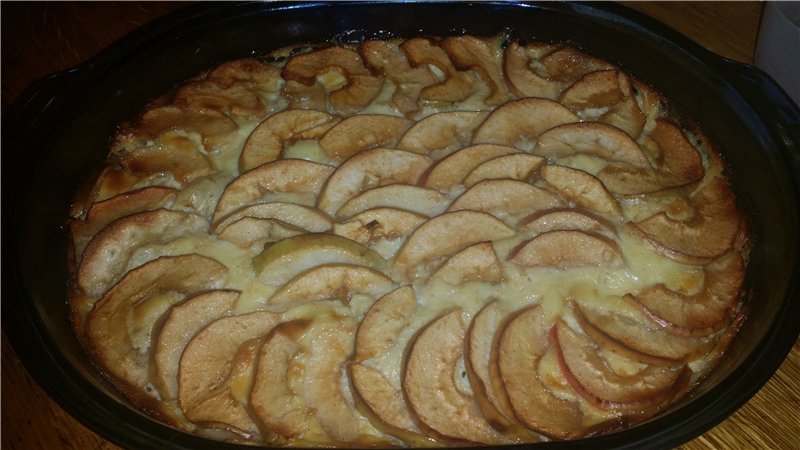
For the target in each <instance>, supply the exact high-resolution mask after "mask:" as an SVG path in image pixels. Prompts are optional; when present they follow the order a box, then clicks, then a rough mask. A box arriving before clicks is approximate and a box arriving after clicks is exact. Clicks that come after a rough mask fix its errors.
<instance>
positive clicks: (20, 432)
mask: <svg viewBox="0 0 800 450" xmlns="http://www.w3.org/2000/svg"><path fill="white" fill-rule="evenodd" d="M625 3H626V4H627V5H628V6H630V7H632V8H634V9H637V10H640V11H642V12H644V13H646V14H649V15H651V16H653V17H655V18H656V19H658V20H661V21H662V22H665V23H667V24H668V25H670V26H672V27H673V28H675V29H677V30H678V31H680V32H682V33H684V34H685V35H687V36H688V37H690V38H691V39H693V40H695V41H697V42H699V43H700V44H701V45H704V46H705V47H707V48H709V49H711V50H712V51H714V52H717V53H719V54H721V55H723V56H726V57H728V58H731V59H734V60H737V61H742V62H747V63H750V62H752V60H753V52H754V49H755V41H756V36H757V32H758V24H759V20H760V16H761V11H762V8H763V3H757V2H708V3H706V2H690V3H679V2H664V3H654V2H625ZM182 6H185V4H180V3H177V4H176V3H161V2H142V3H140V2H122V3H55V2H54V3H15V2H3V3H2V6H0V7H1V8H2V28H1V29H2V111H3V113H4V114H5V113H6V111H8V107H9V106H10V105H11V104H12V103H13V101H14V100H15V99H16V98H17V97H18V96H19V94H20V93H21V92H22V90H23V89H24V88H25V86H26V85H27V84H28V83H30V82H31V81H33V80H35V79H37V78H39V77H42V76H44V75H47V74H49V73H53V72H56V71H60V70H63V69H66V68H69V67H71V66H74V65H77V64H79V63H81V62H83V61H85V60H86V59H88V58H90V57H91V56H92V55H94V54H95V53H97V52H98V51H100V50H101V49H103V48H104V47H105V46H107V45H108V44H109V43H111V42H113V41H114V40H115V39H118V38H119V37H121V36H123V35H124V34H125V33H127V32H129V31H131V30H133V29H135V28H137V27H138V26H140V25H142V24H144V23H146V22H148V21H150V20H152V19H154V18H156V17H158V16H161V15H163V14H165V13H167V12H169V11H172V10H174V9H177V8H180V7H182ZM2 393H3V395H2V447H3V448H4V449H47V450H52V449H80V450H84V449H117V448H118V447H116V446H115V445H113V444H111V443H110V442H108V441H107V440H105V439H103V438H102V437H100V436H98V435H96V434H95V433H93V432H92V431H90V430H88V429H87V428H85V427H84V426H83V425H81V424H80V423H79V422H77V421H76V420H75V419H73V418H72V417H70V416H69V415H68V414H66V413H65V412H64V411H63V410H62V409H61V408H60V407H59V406H58V405H57V404H56V403H55V402H54V401H52V400H51V399H50V398H49V397H48V396H47V395H46V394H45V393H44V392H43V391H42V390H41V388H39V386H38V385H37V384H36V383H35V382H34V381H33V380H32V379H31V377H30V376H29V375H28V373H27V372H26V370H25V369H24V367H23V366H22V364H21V363H20V361H19V359H18V357H17V355H16V353H15V351H14V349H13V348H12V347H11V345H10V344H9V342H8V339H7V338H6V335H5V333H3V339H2ZM681 448H682V449H686V450H699V449H800V344H799V343H796V344H795V346H794V348H793V350H792V352H791V353H790V355H789V357H788V358H787V359H786V361H785V362H784V363H783V365H782V366H781V368H780V370H779V371H778V372H777V373H776V374H775V376H774V377H773V378H772V379H771V380H770V381H769V383H767V385H766V386H765V387H764V388H763V389H762V390H761V391H760V392H759V393H758V394H757V395H756V396H755V397H753V399H751V400H750V402H748V403H747V404H746V405H745V406H744V407H743V408H741V409H740V410H739V411H738V412H737V413H735V414H734V415H733V416H731V417H730V418H728V419H727V420H726V421H724V422H723V423H722V424H720V425H719V426H717V427H716V428H714V429H712V430H711V431H709V432H707V433H706V434H704V435H702V436H700V437H698V438H697V439H695V440H693V441H691V442H689V443H686V444H685V445H683V446H682V447H681Z"/></svg>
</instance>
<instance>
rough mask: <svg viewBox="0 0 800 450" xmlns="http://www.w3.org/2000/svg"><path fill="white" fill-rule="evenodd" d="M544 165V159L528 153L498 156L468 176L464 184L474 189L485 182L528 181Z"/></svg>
mask: <svg viewBox="0 0 800 450" xmlns="http://www.w3.org/2000/svg"><path fill="white" fill-rule="evenodd" d="M543 163H544V158H541V157H539V156H534V155H529V154H527V153H512V154H510V155H503V156H498V157H496V158H492V159H490V160H488V161H485V162H483V163H481V164H480V165H479V166H478V167H476V168H474V169H473V170H472V172H470V173H469V175H467V176H466V177H465V178H464V180H463V181H462V183H463V184H464V186H466V187H472V186H473V185H474V184H475V183H478V182H481V181H483V180H497V179H501V178H505V179H511V180H519V181H528V180H529V179H530V178H531V177H533V174H534V173H535V172H536V171H537V170H538V169H539V167H541V165H542V164H543Z"/></svg>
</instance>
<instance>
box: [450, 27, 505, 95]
mask: <svg viewBox="0 0 800 450" xmlns="http://www.w3.org/2000/svg"><path fill="white" fill-rule="evenodd" d="M500 44H501V42H500V40H499V39H493V40H490V39H480V38H477V37H475V36H468V35H465V36H448V37H445V38H444V39H442V40H441V42H439V46H441V47H442V48H443V49H444V51H445V52H447V54H448V55H449V56H450V60H451V61H452V62H453V65H455V67H456V68H458V69H461V70H467V69H472V70H474V71H475V72H477V73H478V75H480V77H481V79H482V80H483V82H484V83H485V84H486V85H487V86H489V90H490V94H489V96H488V97H486V99H484V103H486V104H487V105H500V104H502V103H505V102H506V101H508V100H509V98H510V97H511V93H510V92H509V91H508V86H506V82H505V79H504V78H503V71H502V70H501V68H502V65H501V62H500V57H499V55H500V54H501V53H500V51H499V47H500Z"/></svg>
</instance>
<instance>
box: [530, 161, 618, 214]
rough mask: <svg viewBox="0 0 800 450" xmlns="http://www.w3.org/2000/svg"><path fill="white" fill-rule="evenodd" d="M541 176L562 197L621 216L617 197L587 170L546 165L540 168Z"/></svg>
mask: <svg viewBox="0 0 800 450" xmlns="http://www.w3.org/2000/svg"><path fill="white" fill-rule="evenodd" d="M539 175H540V176H541V178H542V179H543V180H544V181H545V182H547V184H549V185H550V186H552V187H553V188H554V189H555V190H557V191H558V192H559V193H560V194H561V195H562V196H563V197H564V198H566V199H568V200H569V201H571V202H574V203H575V204H576V205H577V206H579V207H581V208H586V209H589V210H591V211H594V212H598V213H600V214H606V215H609V216H615V217H621V216H622V208H621V207H620V205H619V202H618V201H617V199H615V198H614V196H612V195H611V193H610V192H608V190H607V189H606V188H605V187H604V186H603V183H601V182H600V180H598V179H597V178H595V177H594V176H592V174H590V173H588V172H584V171H582V170H578V169H573V168H570V167H565V166H558V165H547V166H544V167H542V168H541V169H540V171H539Z"/></svg>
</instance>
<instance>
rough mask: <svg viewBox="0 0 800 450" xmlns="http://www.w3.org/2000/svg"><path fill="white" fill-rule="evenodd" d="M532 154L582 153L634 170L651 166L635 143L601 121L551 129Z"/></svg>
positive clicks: (560, 154) (621, 132) (569, 154)
mask: <svg viewBox="0 0 800 450" xmlns="http://www.w3.org/2000/svg"><path fill="white" fill-rule="evenodd" d="M533 153H535V154H537V155H540V156H545V157H550V156H554V157H557V158H559V157H565V156H571V155H575V154H585V155H592V156H597V157H599V158H602V159H605V160H607V161H610V162H619V163H624V164H629V165H631V166H633V167H636V168H641V169H645V168H649V167H650V162H649V161H648V160H647V157H646V156H645V154H644V153H643V152H642V149H641V148H640V147H639V144H637V143H636V141H634V140H633V139H632V138H631V137H630V136H629V135H628V134H627V133H626V132H624V131H622V130H621V129H619V128H617V127H614V126H611V125H606V124H604V123H601V122H579V123H569V124H566V125H560V126H557V127H555V128H551V129H549V130H547V131H545V132H544V133H542V135H541V136H539V139H538V140H537V142H536V147H535V148H534V149H533Z"/></svg>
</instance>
